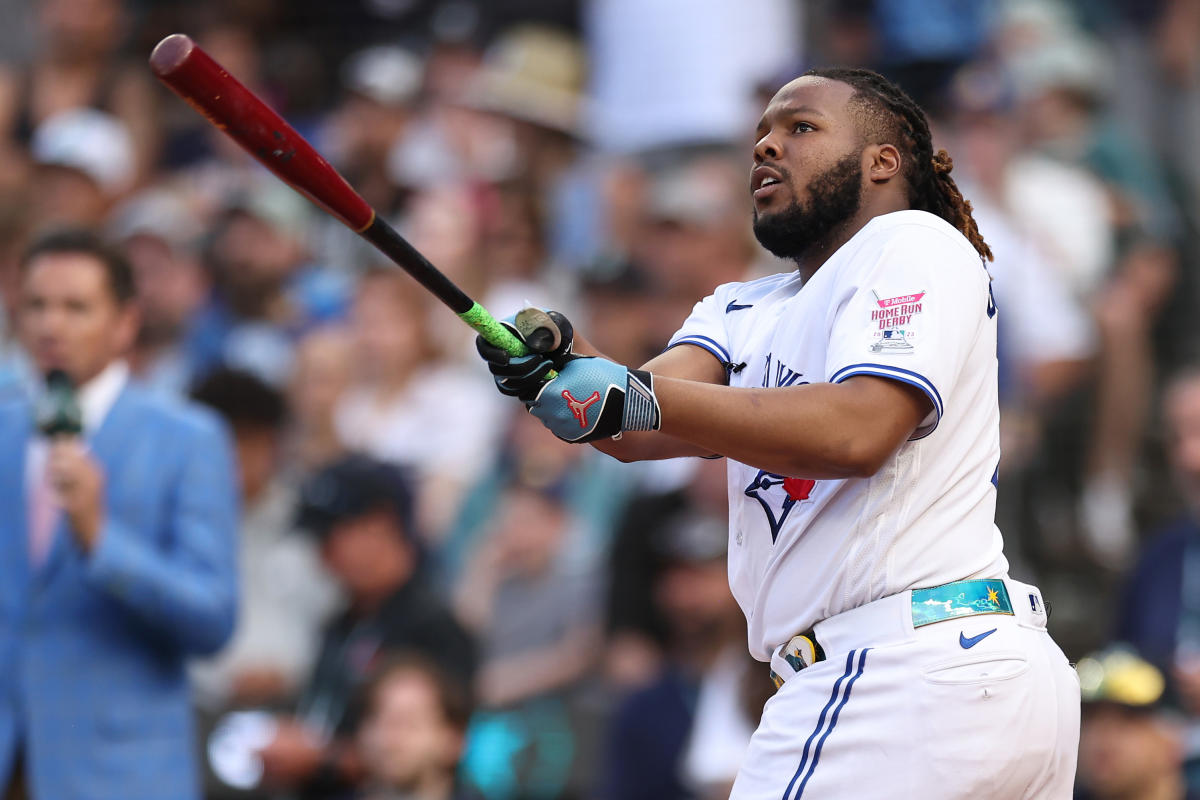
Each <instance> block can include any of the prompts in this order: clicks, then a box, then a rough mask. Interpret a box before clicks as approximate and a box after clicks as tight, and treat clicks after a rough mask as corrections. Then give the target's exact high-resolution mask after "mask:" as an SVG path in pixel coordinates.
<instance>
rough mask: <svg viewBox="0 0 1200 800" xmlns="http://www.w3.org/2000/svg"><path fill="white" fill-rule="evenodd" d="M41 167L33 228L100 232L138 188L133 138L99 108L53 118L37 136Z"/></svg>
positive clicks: (35, 186)
mask: <svg viewBox="0 0 1200 800" xmlns="http://www.w3.org/2000/svg"><path fill="white" fill-rule="evenodd" d="M30 151H31V152H32V154H33V161H34V164H35V165H36V167H37V170H36V171H35V173H34V175H33V180H32V193H31V197H30V201H31V204H32V207H33V225H34V227H35V228H46V227H49V226H53V225H77V226H82V227H86V228H94V229H99V228H100V227H101V226H102V225H103V224H104V222H105V220H106V218H107V216H108V212H109V211H110V210H111V209H112V207H113V206H114V205H115V203H116V202H117V200H119V199H120V198H121V197H122V196H123V195H124V194H125V192H126V191H128V190H129V189H130V187H131V186H132V184H133V180H134V176H135V169H136V166H135V163H134V152H133V139H132V137H131V136H130V135H129V130H128V129H127V128H126V127H125V125H124V124H123V123H122V122H121V121H120V120H118V119H117V118H116V117H113V116H111V115H109V114H105V113H104V112H103V111H97V110H95V109H73V110H70V111H63V112H61V113H59V114H56V115H55V116H53V117H50V118H49V119H47V120H46V121H45V122H43V123H42V124H41V125H39V126H38V128H37V130H36V131H34V134H33V142H32V144H31V146H30Z"/></svg>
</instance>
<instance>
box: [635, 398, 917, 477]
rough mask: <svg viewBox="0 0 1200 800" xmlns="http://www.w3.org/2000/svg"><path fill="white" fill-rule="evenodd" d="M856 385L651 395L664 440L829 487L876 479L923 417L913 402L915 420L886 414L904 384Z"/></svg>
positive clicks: (910, 416)
mask: <svg viewBox="0 0 1200 800" xmlns="http://www.w3.org/2000/svg"><path fill="white" fill-rule="evenodd" d="M854 380H855V379H852V380H851V382H847V383H845V384H828V383H816V384H809V385H804V386H792V387H787V388H768V389H750V388H731V387H728V386H714V385H709V384H702V383H695V382H692V381H681V380H677V379H671V378H661V379H660V378H657V377H656V378H655V382H654V390H655V394H656V395H657V396H658V400H659V404H660V406H661V409H662V432H663V433H666V434H669V435H671V436H674V437H676V438H678V439H681V440H684V441H686V442H690V443H692V444H693V445H695V446H697V447H699V448H701V449H704V450H707V451H709V452H714V453H721V454H722V455H724V456H727V457H729V458H732V459H735V460H737V461H740V462H742V463H744V464H749V465H751V466H755V467H758V468H760V469H765V470H767V471H769V472H774V473H777V474H780V475H788V476H795V477H803V478H814V479H817V480H828V479H840V478H853V477H867V476H870V475H873V474H874V473H875V472H877V471H878V470H879V468H880V467H881V466H882V465H883V463H884V462H885V461H886V459H887V458H889V457H890V456H891V455H892V454H893V453H894V452H895V450H896V449H897V448H898V447H899V446H900V445H901V444H902V443H903V442H904V441H905V440H906V439H907V438H908V437H909V435H911V433H912V431H913V430H914V429H915V427H916V425H917V424H918V423H919V422H920V419H921V417H922V416H923V414H924V412H923V410H922V409H921V406H920V405H919V400H917V399H913V398H909V400H908V401H909V402H912V404H913V407H912V409H913V410H912V412H911V413H899V414H894V413H881V412H880V408H881V405H882V404H883V403H882V402H881V401H884V398H885V397H887V396H888V395H889V394H891V393H894V392H897V391H899V390H898V389H896V388H895V387H896V386H899V384H895V385H894V386H892V387H888V386H884V385H880V384H884V383H886V382H883V381H877V382H874V379H868V380H872V381H873V382H872V383H870V384H861V383H860V384H859V385H857V386H851V385H850V384H851V383H852V382H853V381H854ZM907 397H908V396H907V395H906V394H902V395H900V396H899V398H898V399H899V402H901V403H904V402H906V400H905V398H907ZM910 423H911V424H910Z"/></svg>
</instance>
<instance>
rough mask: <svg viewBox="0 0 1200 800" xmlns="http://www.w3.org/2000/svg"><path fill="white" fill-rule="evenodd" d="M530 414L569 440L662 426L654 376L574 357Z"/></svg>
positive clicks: (532, 405)
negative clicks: (655, 394)
mask: <svg viewBox="0 0 1200 800" xmlns="http://www.w3.org/2000/svg"><path fill="white" fill-rule="evenodd" d="M527 405H528V408H529V413H531V414H533V415H534V416H535V417H537V418H538V419H540V420H541V421H542V424H543V425H545V426H546V427H547V428H549V429H550V431H551V432H552V433H553V434H554V435H555V436H557V437H558V438H560V439H562V440H563V441H565V442H591V441H594V440H596V439H602V438H605V437H611V436H616V435H617V434H619V433H621V432H623V431H656V430H658V429H659V426H660V424H661V421H662V419H661V417H662V415H661V413H660V411H659V408H658V398H656V397H655V396H654V376H652V375H651V374H650V373H649V372H646V371H645V370H631V369H628V368H627V367H623V366H621V365H620V364H615V363H613V362H612V361H609V360H608V359H605V358H597V357H592V356H575V357H574V358H573V359H571V360H569V361H567V362H566V363H565V364H563V365H562V368H561V369H560V370H559V372H558V376H557V377H555V378H554V379H553V380H551V381H549V382H548V383H546V384H545V385H544V386H542V388H541V390H540V391H539V392H538V394H537V397H536V398H534V400H533V402H530V403H527Z"/></svg>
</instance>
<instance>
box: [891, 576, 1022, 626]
mask: <svg viewBox="0 0 1200 800" xmlns="http://www.w3.org/2000/svg"><path fill="white" fill-rule="evenodd" d="M1012 613H1013V609H1012V603H1011V602H1010V601H1009V599H1008V589H1006V588H1005V587H1004V581H1002V580H1000V579H999V578H986V579H984V580H975V581H956V582H955V583H946V584H943V585H941V586H932V587H930V588H928V589H913V593H912V624H913V627H914V628H920V627H921V626H922V625H932V624H933V623H935V622H944V621H946V620H948V619H957V618H959V617H973V616H975V615H976V614H1008V615H1009V616H1012Z"/></svg>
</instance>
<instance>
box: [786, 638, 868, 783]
mask: <svg viewBox="0 0 1200 800" xmlns="http://www.w3.org/2000/svg"><path fill="white" fill-rule="evenodd" d="M853 670H854V651H853V650H851V651H850V653H849V654H848V655H847V656H846V671H845V672H843V673H842V677H840V678H838V679H837V682H836V683H834V684H833V691H832V692H830V693H829V702H828V703H826V704H825V707H824V708H822V709H821V715H820V716H819V717H817V727H815V728H813V732H812V733H810V734H809V736H808V740H807V741H806V742H805V743H804V752H803V754H802V755H801V757H800V766H799V767H798V768H797V769H796V774H795V775H793V776H792V780H791V781H790V782H789V783H788V785H787V789H785V790H784V791H783V800H788V797H789V796H790V795H791V793H792V787H793V786H795V785H796V781H798V780H800V775H801V773H803V772H804V768H805V767H806V766H808V748H809V747H810V746H811V745H812V742H813V739H815V738H817V736H818V734H820V733H821V729H822V728H824V727H825V715H826V714H828V713H829V709H831V708H833V704H834V703H836V702H837V700H838V692H839V691H840V690H841V688H842V681H844V680H846V678H848V677H850V673H851V672H852V671H853Z"/></svg>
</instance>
